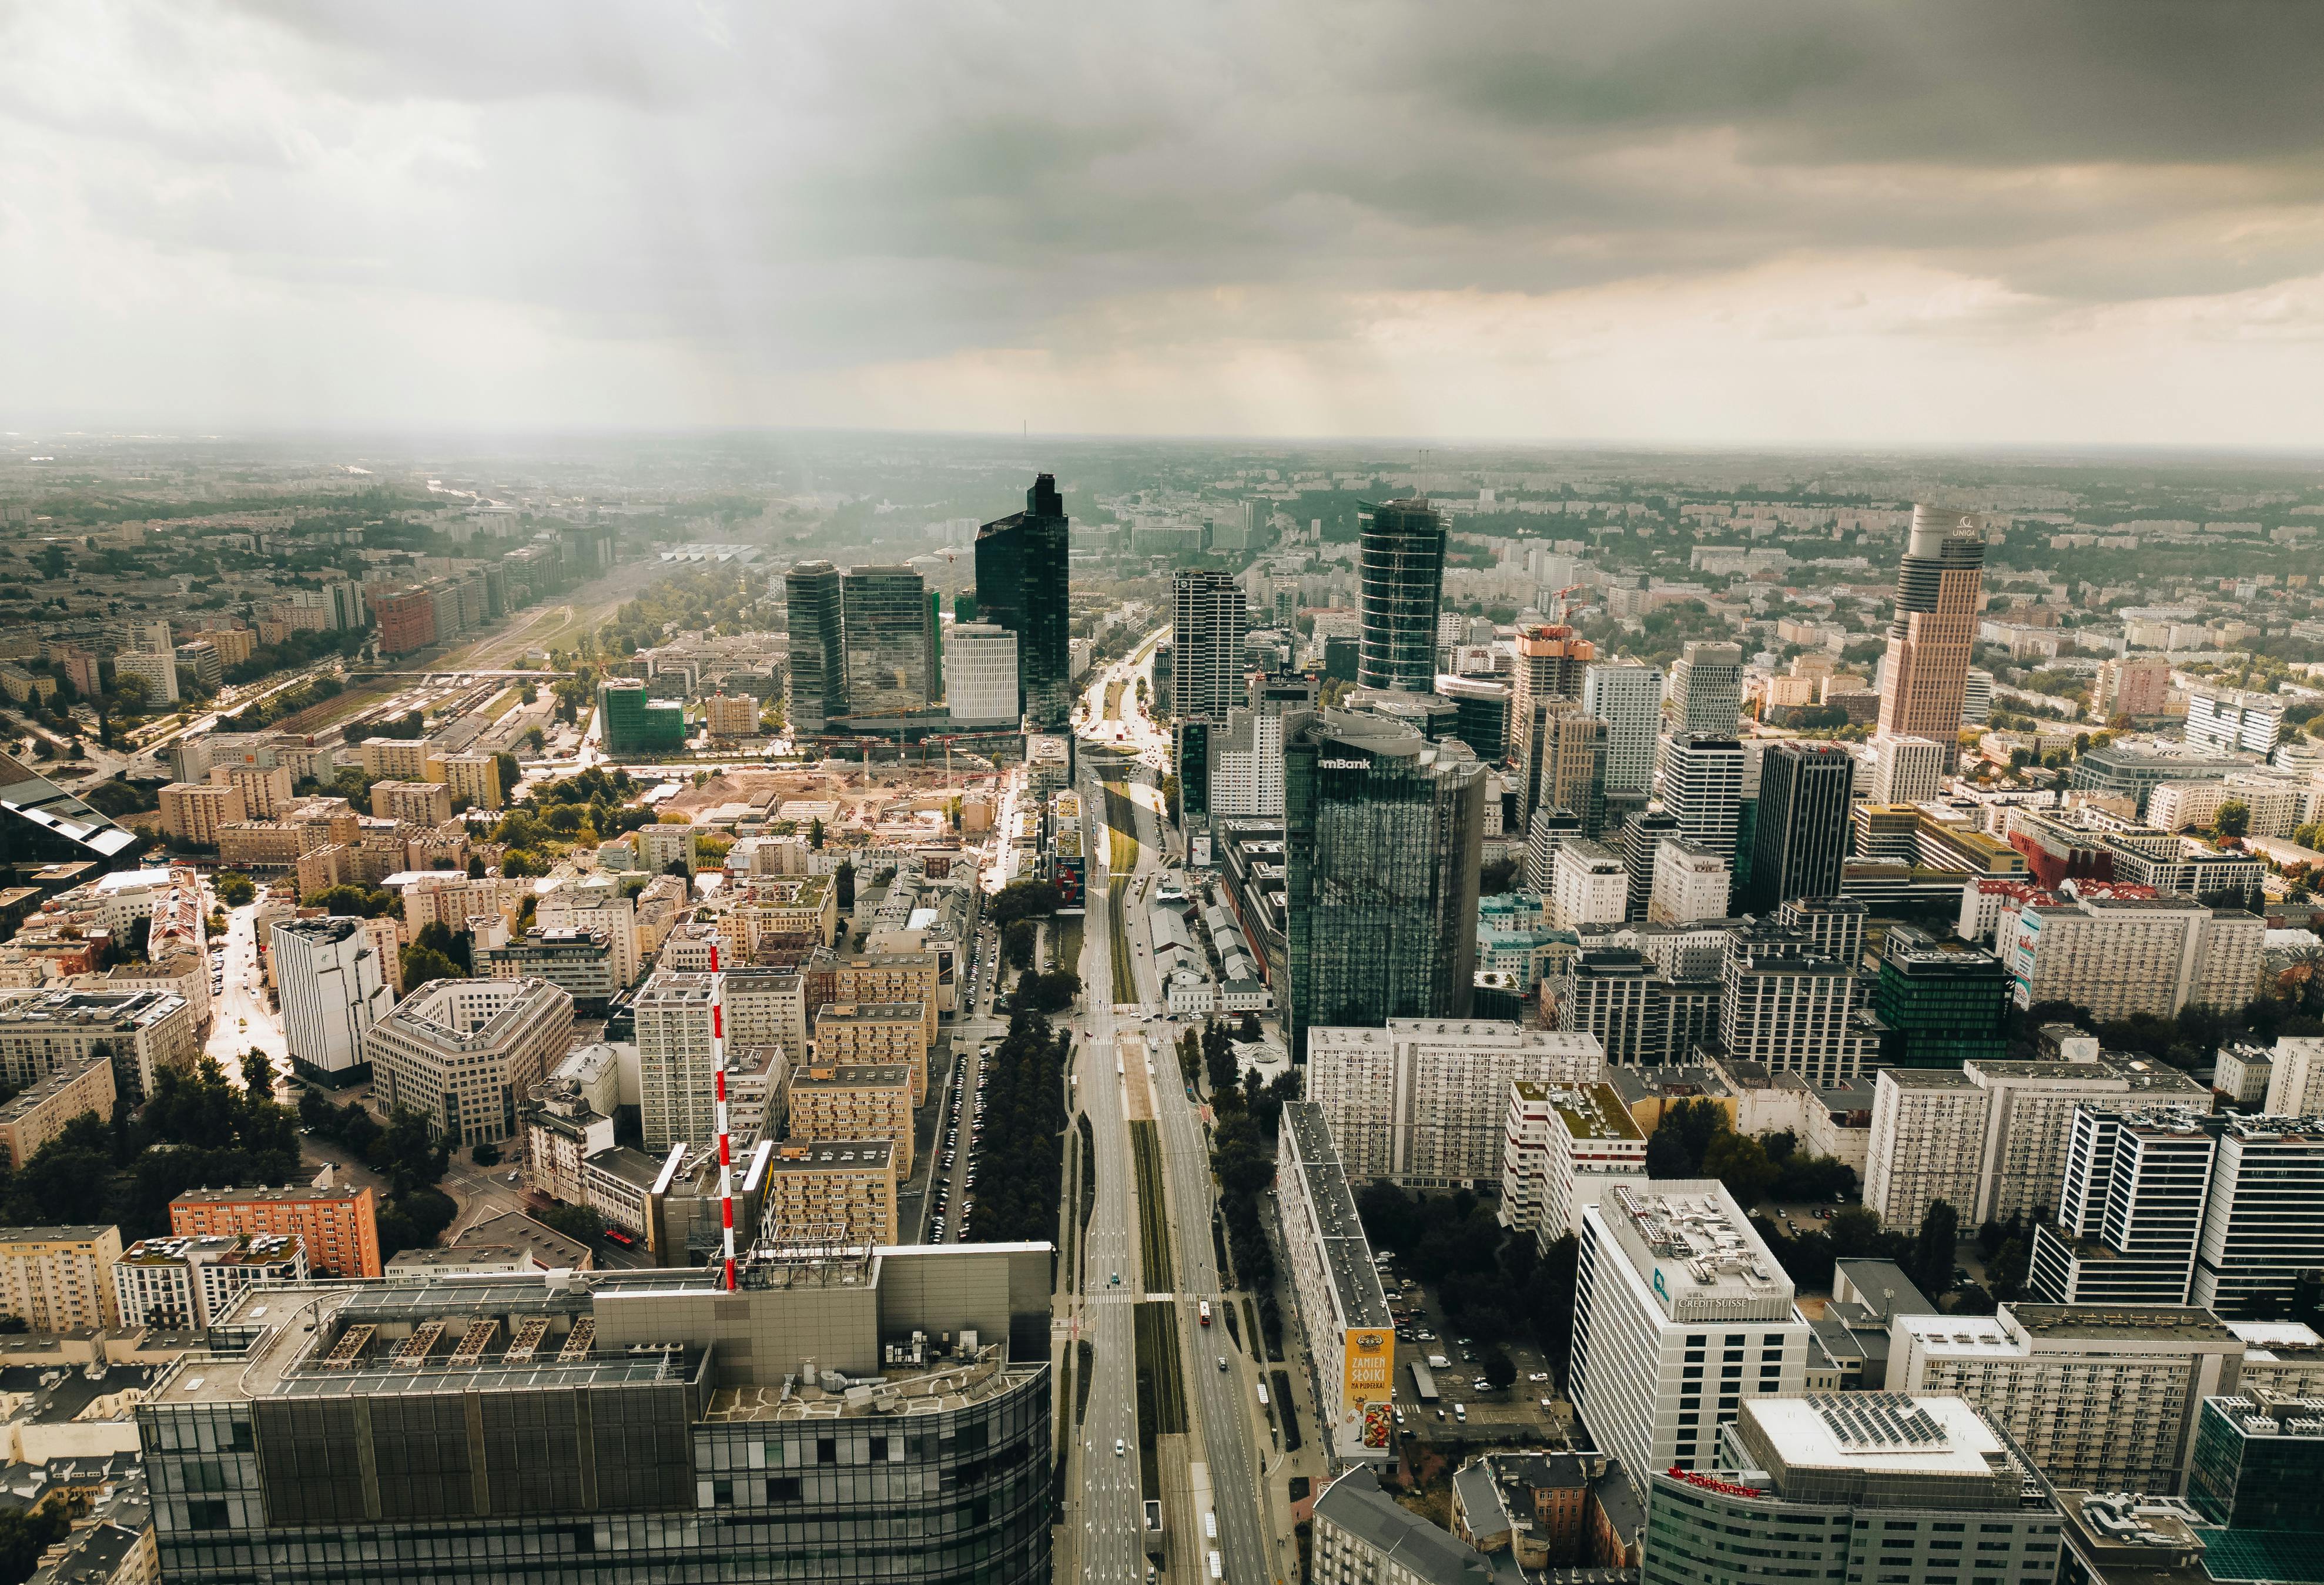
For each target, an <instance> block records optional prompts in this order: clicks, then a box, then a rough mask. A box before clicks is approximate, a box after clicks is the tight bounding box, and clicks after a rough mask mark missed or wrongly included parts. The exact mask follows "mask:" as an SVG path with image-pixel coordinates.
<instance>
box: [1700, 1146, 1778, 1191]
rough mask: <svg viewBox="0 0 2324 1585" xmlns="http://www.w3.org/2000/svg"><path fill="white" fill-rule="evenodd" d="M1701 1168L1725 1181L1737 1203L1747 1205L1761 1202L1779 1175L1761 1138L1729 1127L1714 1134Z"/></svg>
mask: <svg viewBox="0 0 2324 1585" xmlns="http://www.w3.org/2000/svg"><path fill="white" fill-rule="evenodd" d="M1702 1170H1703V1172H1704V1173H1705V1174H1706V1175H1709V1176H1711V1177H1714V1178H1717V1179H1718V1180H1719V1181H1720V1183H1722V1184H1726V1185H1727V1189H1728V1192H1729V1193H1731V1194H1733V1195H1734V1196H1735V1201H1736V1203H1737V1204H1738V1205H1742V1206H1745V1207H1747V1208H1748V1207H1749V1206H1753V1205H1757V1203H1759V1201H1760V1199H1761V1197H1762V1196H1764V1195H1765V1194H1766V1192H1767V1190H1768V1189H1769V1188H1770V1187H1771V1186H1772V1185H1773V1184H1775V1179H1776V1176H1777V1175H1778V1169H1777V1168H1776V1166H1775V1163H1774V1162H1772V1161H1769V1160H1768V1159H1767V1152H1766V1149H1765V1148H1764V1147H1762V1146H1761V1145H1760V1143H1759V1141H1758V1140H1757V1139H1755V1138H1751V1136H1750V1135H1748V1134H1738V1133H1735V1132H1733V1131H1731V1130H1729V1129H1721V1130H1720V1131H1719V1132H1718V1133H1716V1134H1713V1135H1712V1136H1711V1143H1710V1144H1709V1145H1708V1146H1707V1147H1705V1148H1704V1150H1703V1153H1702Z"/></svg>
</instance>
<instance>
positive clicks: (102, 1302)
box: [0, 1225, 121, 1332]
mask: <svg viewBox="0 0 2324 1585" xmlns="http://www.w3.org/2000/svg"><path fill="white" fill-rule="evenodd" d="M120 1258H121V1230H120V1229H119V1228H117V1227H112V1226H97V1225H91V1226H88V1227H9V1228H0V1315H14V1316H16V1317H18V1318H19V1319H20V1320H22V1321H23V1322H24V1325H25V1327H26V1329H27V1330H29V1331H32V1332H79V1331H82V1330H84V1329H87V1328H103V1329H106V1330H110V1329H112V1328H114V1327H116V1326H118V1325H120V1324H121V1309H120V1306H119V1304H117V1303H116V1302H115V1296H114V1288H113V1267H114V1263H115V1261H117V1260H119V1259H120Z"/></svg>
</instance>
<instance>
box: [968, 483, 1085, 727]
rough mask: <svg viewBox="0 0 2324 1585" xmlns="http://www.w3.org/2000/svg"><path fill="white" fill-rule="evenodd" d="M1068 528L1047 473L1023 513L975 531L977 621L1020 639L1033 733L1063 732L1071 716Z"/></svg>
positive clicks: (1062, 504) (1027, 711)
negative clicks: (1068, 645)
mask: <svg viewBox="0 0 2324 1585" xmlns="http://www.w3.org/2000/svg"><path fill="white" fill-rule="evenodd" d="M1070 528H1071V524H1070V523H1069V521H1067V519H1066V517H1065V498H1064V497H1063V496H1061V495H1059V494H1058V493H1057V484H1056V479H1055V478H1053V477H1052V476H1051V475H1047V474H1043V475H1040V477H1038V478H1037V479H1036V480H1035V481H1034V482H1033V487H1032V488H1031V489H1030V490H1028V491H1027V492H1025V510H1024V511H1020V512H1014V513H1011V514H1010V516H1008V517H1004V518H999V519H996V520H995V521H991V522H989V523H987V524H985V525H984V526H983V527H982V528H981V529H979V530H977V531H976V609H977V613H978V617H979V619H980V620H982V621H984V622H991V623H993V624H994V625H996V626H998V627H1002V628H1006V629H1008V630H1009V631H1010V632H1012V633H1015V634H1016V635H1017V675H1018V678H1019V685H1020V686H1019V691H1020V693H1021V694H1022V695H1023V701H1024V710H1025V714H1027V715H1028V717H1030V720H1031V725H1032V728H1033V730H1034V731H1036V732H1062V731H1064V730H1065V728H1066V727H1067V726H1068V725H1069V724H1070V723H1071V721H1072V718H1073V671H1072V661H1071V658H1070V656H1069V655H1068V653H1067V646H1066V641H1065V640H1066V638H1067V636H1068V634H1067V629H1068V623H1069V621H1070V617H1069V614H1068V612H1067V609H1066V585H1067V581H1068V579H1067V567H1068V558H1069V553H1068V549H1067V543H1066V541H1067V536H1068V533H1069V531H1070Z"/></svg>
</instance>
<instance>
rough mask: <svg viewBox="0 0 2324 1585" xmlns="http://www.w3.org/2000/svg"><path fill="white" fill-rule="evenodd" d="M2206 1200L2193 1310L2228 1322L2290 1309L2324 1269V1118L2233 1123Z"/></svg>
mask: <svg viewBox="0 0 2324 1585" xmlns="http://www.w3.org/2000/svg"><path fill="white" fill-rule="evenodd" d="M2214 1126H2215V1128H2216V1129H2218V1136H2219V1148H2218V1155H2217V1156H2214V1157H2213V1158H2212V1162H2211V1182H2210V1187H2209V1192H2208V1193H2206V1194H2205V1195H2204V1199H2203V1231H2202V1238H2201V1239H2200V1240H2199V1242H2198V1243H2197V1245H2196V1247H2195V1280H2194V1284H2193V1286H2191V1287H2190V1289H2189V1290H2188V1295H2187V1302H2188V1303H2189V1304H2200V1305H2201V1306H2203V1307H2204V1308H2205V1309H2207V1310H2213V1311H2216V1312H2218V1313H2219V1314H2221V1315H2234V1316H2268V1315H2276V1314H2281V1313H2284V1312H2285V1311H2286V1310H2288V1309H2289V1308H2290V1305H2291V1301H2292V1289H2293V1286H2294V1285H2295V1284H2296V1283H2297V1282H2298V1280H2299V1278H2300V1276H2301V1274H2302V1273H2304V1272H2310V1271H2314V1270H2316V1269H2317V1268H2318V1267H2319V1266H2324V1118H2293V1117H2261V1118H2246V1117H2235V1116H2229V1117H2227V1118H2224V1119H2222V1120H2220V1121H2219V1122H2218V1123H2217V1124H2215V1125H2214Z"/></svg>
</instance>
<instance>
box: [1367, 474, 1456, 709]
mask: <svg viewBox="0 0 2324 1585" xmlns="http://www.w3.org/2000/svg"><path fill="white" fill-rule="evenodd" d="M1356 526H1357V547H1356V550H1357V562H1356V565H1357V574H1358V577H1359V579H1360V600H1361V606H1362V609H1361V616H1362V619H1363V632H1362V639H1361V647H1360V651H1359V658H1358V661H1357V668H1356V680H1357V682H1358V683H1359V684H1360V685H1361V686H1362V687H1368V688H1389V689H1393V690H1395V691H1396V692H1398V693H1406V694H1425V693H1427V692H1428V691H1429V690H1430V689H1431V688H1432V687H1434V686H1435V681H1436V614H1437V608H1438V606H1439V604H1441V603H1442V601H1443V595H1444V548H1445V543H1446V535H1445V532H1444V519H1443V516H1442V515H1441V514H1440V513H1439V512H1437V511H1435V510H1434V508H1433V507H1431V506H1430V505H1429V504H1428V502H1426V501H1425V500H1412V501H1388V502H1380V503H1379V504H1378V505H1374V504H1372V503H1370V502H1366V503H1365V504H1364V505H1363V506H1362V507H1361V508H1360V510H1359V511H1358V512H1357V514H1356Z"/></svg>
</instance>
